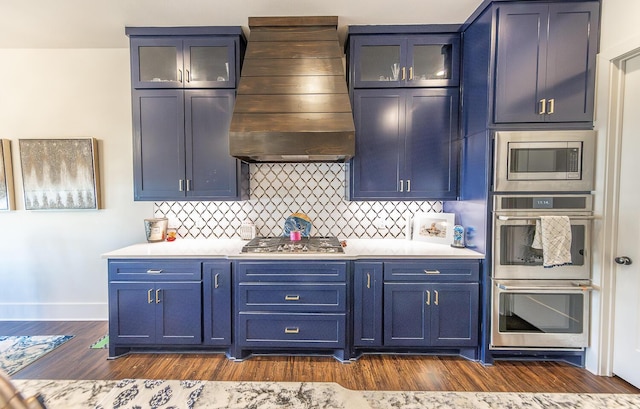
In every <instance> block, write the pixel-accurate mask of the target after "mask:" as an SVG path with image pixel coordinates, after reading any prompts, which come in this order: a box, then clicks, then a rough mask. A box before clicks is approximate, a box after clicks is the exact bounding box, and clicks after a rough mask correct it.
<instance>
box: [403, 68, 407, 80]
mask: <svg viewBox="0 0 640 409" xmlns="http://www.w3.org/2000/svg"><path fill="white" fill-rule="evenodd" d="M406 79H407V69H406V67H402V81H404V80H406Z"/></svg>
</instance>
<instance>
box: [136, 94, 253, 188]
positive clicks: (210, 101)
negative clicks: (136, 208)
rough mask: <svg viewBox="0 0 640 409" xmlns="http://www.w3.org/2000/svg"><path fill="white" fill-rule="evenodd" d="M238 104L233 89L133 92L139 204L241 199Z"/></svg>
mask: <svg viewBox="0 0 640 409" xmlns="http://www.w3.org/2000/svg"><path fill="white" fill-rule="evenodd" d="M234 101H235V91H234V90H164V89H163V90H159V89H158V90H133V128H134V129H133V134H134V135H133V139H134V198H135V200H180V199H185V198H187V199H192V200H229V199H231V200H234V199H241V198H242V197H243V196H244V194H243V192H241V186H242V183H241V178H242V177H245V176H247V175H248V173H246V172H245V171H246V170H247V169H246V165H243V164H241V163H240V161H238V160H237V159H235V158H234V157H232V156H231V155H229V136H228V130H229V123H230V121H231V115H232V113H233V104H234Z"/></svg>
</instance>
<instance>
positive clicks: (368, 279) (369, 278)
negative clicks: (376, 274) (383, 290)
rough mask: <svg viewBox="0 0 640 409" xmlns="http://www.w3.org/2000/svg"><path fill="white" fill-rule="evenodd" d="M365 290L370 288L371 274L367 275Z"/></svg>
mask: <svg viewBox="0 0 640 409" xmlns="http://www.w3.org/2000/svg"><path fill="white" fill-rule="evenodd" d="M367 288H371V274H369V273H367Z"/></svg>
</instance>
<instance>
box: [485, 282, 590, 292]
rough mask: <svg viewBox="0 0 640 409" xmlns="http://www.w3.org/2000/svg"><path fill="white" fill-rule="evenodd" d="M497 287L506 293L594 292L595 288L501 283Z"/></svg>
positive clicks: (587, 286) (575, 285)
mask: <svg viewBox="0 0 640 409" xmlns="http://www.w3.org/2000/svg"><path fill="white" fill-rule="evenodd" d="M496 287H498V288H499V289H501V290H506V291H542V290H554V291H557V290H559V291H578V290H579V291H592V290H593V286H592V285H587V284H574V285H570V286H564V285H559V286H555V285H515V286H511V285H505V284H503V283H500V282H496Z"/></svg>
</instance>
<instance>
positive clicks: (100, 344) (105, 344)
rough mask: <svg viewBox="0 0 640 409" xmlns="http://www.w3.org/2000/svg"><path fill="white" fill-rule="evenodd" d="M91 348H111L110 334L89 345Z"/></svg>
mask: <svg viewBox="0 0 640 409" xmlns="http://www.w3.org/2000/svg"><path fill="white" fill-rule="evenodd" d="M89 348H91V349H107V348H109V335H108V334H107V335H105V336H103V337H102V338H100V339H99V340H97V341H96V342H94V343H93V344H91V346H90V347H89Z"/></svg>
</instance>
